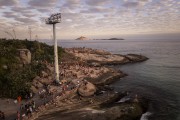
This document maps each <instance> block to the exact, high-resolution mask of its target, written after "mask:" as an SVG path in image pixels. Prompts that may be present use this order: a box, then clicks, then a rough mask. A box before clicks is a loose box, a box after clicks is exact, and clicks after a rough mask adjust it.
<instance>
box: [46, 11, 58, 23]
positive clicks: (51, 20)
mask: <svg viewBox="0 0 180 120" xmlns="http://www.w3.org/2000/svg"><path fill="white" fill-rule="evenodd" d="M45 22H46V24H56V23H60V22H61V13H56V14H52V15H51V16H50V17H49V18H47V19H46V20H45Z"/></svg>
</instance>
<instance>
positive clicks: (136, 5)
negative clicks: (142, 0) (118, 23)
mask: <svg viewBox="0 0 180 120" xmlns="http://www.w3.org/2000/svg"><path fill="white" fill-rule="evenodd" d="M122 6H124V7H127V8H135V7H138V6H139V2H129V1H126V2H124V4H123V5H122Z"/></svg>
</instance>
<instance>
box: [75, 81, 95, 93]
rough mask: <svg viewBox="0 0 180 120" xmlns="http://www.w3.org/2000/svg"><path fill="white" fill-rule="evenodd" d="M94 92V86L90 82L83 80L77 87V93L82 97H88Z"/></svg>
mask: <svg viewBox="0 0 180 120" xmlns="http://www.w3.org/2000/svg"><path fill="white" fill-rule="evenodd" d="M95 92H96V87H95V85H93V84H92V83H90V82H85V83H83V84H81V85H80V86H79V88H78V93H79V94H80V95H81V96H83V97H88V96H92V95H94V93H95Z"/></svg>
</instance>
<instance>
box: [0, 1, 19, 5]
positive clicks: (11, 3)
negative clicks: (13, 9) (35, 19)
mask: <svg viewBox="0 0 180 120" xmlns="http://www.w3.org/2000/svg"><path fill="white" fill-rule="evenodd" d="M17 4H18V0H0V6H14V5H17Z"/></svg>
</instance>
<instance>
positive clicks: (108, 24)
mask: <svg viewBox="0 0 180 120" xmlns="http://www.w3.org/2000/svg"><path fill="white" fill-rule="evenodd" d="M0 7H1V12H0V16H1V18H0V27H2V28H3V30H9V31H11V30H12V28H14V29H16V32H17V34H18V38H28V26H31V28H32V30H33V35H36V34H38V36H39V38H41V39H50V36H51V35H52V26H50V25H46V24H45V21H44V20H45V18H47V17H48V16H49V15H50V14H52V13H54V12H61V13H62V22H61V23H60V24H57V37H58V38H61V39H63V38H73V39H74V38H76V37H79V36H80V35H84V36H88V37H90V38H95V37H103V36H122V35H132V34H139V35H141V34H166V33H169V34H170V33H177V34H178V33H180V27H179V26H180V14H179V12H180V2H179V1H178V0H122V1H119V0H62V1H58V0H28V1H26V0H20V1H19V0H8V1H7V0H1V1H0ZM2 28H1V29H2ZM21 33H24V34H21ZM0 37H8V36H7V35H6V34H5V33H4V32H0Z"/></svg>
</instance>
